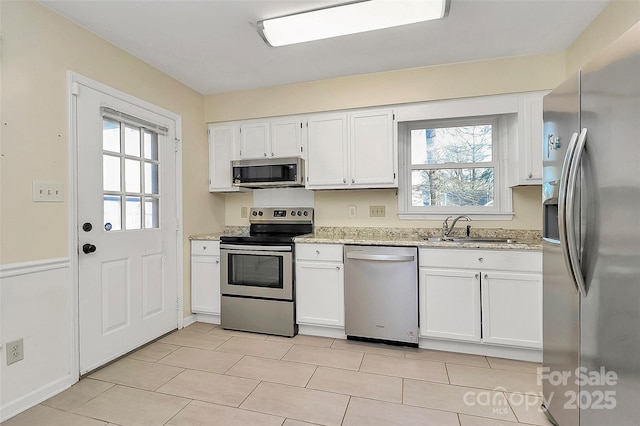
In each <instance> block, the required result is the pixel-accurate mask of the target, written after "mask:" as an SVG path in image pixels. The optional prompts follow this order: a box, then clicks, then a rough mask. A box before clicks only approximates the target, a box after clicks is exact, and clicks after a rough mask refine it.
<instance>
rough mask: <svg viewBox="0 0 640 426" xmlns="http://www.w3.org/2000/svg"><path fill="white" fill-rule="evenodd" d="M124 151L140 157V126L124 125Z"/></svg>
mask: <svg viewBox="0 0 640 426" xmlns="http://www.w3.org/2000/svg"><path fill="white" fill-rule="evenodd" d="M124 153H125V154H127V155H131V156H134V157H140V128H139V127H131V126H127V125H125V126H124Z"/></svg>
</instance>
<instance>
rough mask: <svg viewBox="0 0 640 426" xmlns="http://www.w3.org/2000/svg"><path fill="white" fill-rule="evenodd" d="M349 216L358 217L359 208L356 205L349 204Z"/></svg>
mask: <svg viewBox="0 0 640 426" xmlns="http://www.w3.org/2000/svg"><path fill="white" fill-rule="evenodd" d="M348 211H349V217H356V216H357V214H358V210H357V209H356V206H349V210H348Z"/></svg>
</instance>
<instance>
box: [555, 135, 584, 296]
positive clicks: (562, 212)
mask: <svg viewBox="0 0 640 426" xmlns="http://www.w3.org/2000/svg"><path fill="white" fill-rule="evenodd" d="M577 141H578V133H574V134H572V135H571V139H570V140H569V145H568V146H567V152H566V153H565V156H564V161H563V162H562V172H561V174H560V184H559V192H558V231H559V234H560V235H559V237H560V248H561V249H562V257H563V259H564V262H565V265H566V267H567V270H568V271H569V274H570V275H571V279H572V281H573V283H574V284H575V285H576V291H578V292H580V289H579V288H578V287H577V284H576V281H575V278H574V276H573V268H572V266H571V259H570V256H571V253H570V252H569V246H568V241H567V211H566V208H567V184H568V181H569V171H570V169H571V160H572V159H573V154H574V152H575V149H576V142H577Z"/></svg>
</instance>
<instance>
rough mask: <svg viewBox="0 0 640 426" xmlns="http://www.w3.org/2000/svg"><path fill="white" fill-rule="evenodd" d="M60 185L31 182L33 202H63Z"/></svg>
mask: <svg viewBox="0 0 640 426" xmlns="http://www.w3.org/2000/svg"><path fill="white" fill-rule="evenodd" d="M62 186H63V185H62V184H61V183H56V182H38V181H33V201H34V202H36V203H61V202H63V201H64V192H63V190H62Z"/></svg>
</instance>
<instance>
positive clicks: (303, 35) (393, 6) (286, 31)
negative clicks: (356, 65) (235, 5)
mask: <svg viewBox="0 0 640 426" xmlns="http://www.w3.org/2000/svg"><path fill="white" fill-rule="evenodd" d="M449 1H450V0H393V1H392V0H368V1H360V2H357V3H349V4H344V5H341V6H334V7H329V8H326V9H318V10H312V11H310V12H303V13H297V14H295V15H288V16H282V17H280V18H273V19H265V20H263V21H260V22H258V32H259V33H260V35H261V36H262V38H263V39H264V40H265V42H267V44H269V45H271V46H274V47H279V46H284V45H287V44H296V43H303V42H306V41H312V40H321V39H325V38H331V37H338V36H342V35H347V34H355V33H361V32H365V31H373V30H379V29H382V28H390V27H397V26H400V25H407V24H414V23H416V22H423V21H429V20H432V19H441V18H444V17H445V16H447V13H448V12H449Z"/></svg>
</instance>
